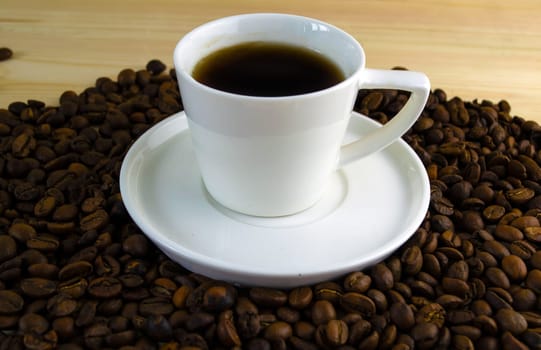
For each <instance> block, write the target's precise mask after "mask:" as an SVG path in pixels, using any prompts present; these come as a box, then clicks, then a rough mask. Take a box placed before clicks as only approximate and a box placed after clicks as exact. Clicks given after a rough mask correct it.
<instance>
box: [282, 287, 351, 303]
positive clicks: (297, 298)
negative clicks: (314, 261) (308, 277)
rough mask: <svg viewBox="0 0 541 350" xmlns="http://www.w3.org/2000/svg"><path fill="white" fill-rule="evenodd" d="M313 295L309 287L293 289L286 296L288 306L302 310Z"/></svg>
mask: <svg viewBox="0 0 541 350" xmlns="http://www.w3.org/2000/svg"><path fill="white" fill-rule="evenodd" d="M355 284H356V283H355ZM313 294H314V293H313V291H312V288H310V287H298V288H294V289H292V290H291V291H290V292H289V295H288V301H289V305H291V307H293V308H295V309H304V308H305V307H307V306H308V305H309V304H310V303H311V302H312V298H313Z"/></svg>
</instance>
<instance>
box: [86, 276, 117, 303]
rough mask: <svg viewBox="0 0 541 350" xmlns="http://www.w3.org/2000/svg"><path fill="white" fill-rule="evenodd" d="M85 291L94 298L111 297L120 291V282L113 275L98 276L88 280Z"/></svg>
mask: <svg viewBox="0 0 541 350" xmlns="http://www.w3.org/2000/svg"><path fill="white" fill-rule="evenodd" d="M87 291H88V293H89V294H90V295H92V296H94V297H96V298H112V297H116V296H118V295H119V294H120V293H121V292H122V283H120V281H119V280H118V279H116V278H114V277H98V278H95V279H93V280H92V281H90V283H89V284H88V288H87Z"/></svg>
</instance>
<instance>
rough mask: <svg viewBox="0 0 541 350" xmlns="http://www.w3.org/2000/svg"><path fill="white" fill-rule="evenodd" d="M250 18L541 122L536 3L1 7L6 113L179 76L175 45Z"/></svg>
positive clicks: (36, 0)
mask: <svg viewBox="0 0 541 350" xmlns="http://www.w3.org/2000/svg"><path fill="white" fill-rule="evenodd" d="M249 12H283V13H293V14H300V15H305V16H309V17H315V18H318V19H321V20H324V21H327V22H329V23H331V24H334V25H336V26H339V27H341V28H343V29H344V30H346V31H348V32H350V33H351V34H352V35H353V36H354V37H356V38H357V39H358V40H359V41H360V42H361V44H362V45H363V47H364V48H365V51H366V52H367V57H368V59H367V66H369V67H372V68H391V67H393V66H404V67H407V68H409V69H411V70H418V71H423V72H425V73H426V74H427V75H428V76H429V78H430V80H431V82H432V87H433V88H437V87H438V88H442V89H444V90H445V91H446V92H447V93H448V95H450V96H460V97H462V98H463V99H464V100H472V99H474V98H477V99H480V100H482V99H488V100H492V101H494V102H497V101H499V100H501V99H506V100H507V101H509V103H510V104H511V106H512V108H513V109H512V112H513V114H514V115H519V116H522V117H524V118H526V119H533V120H537V121H539V122H541V111H540V109H541V24H540V23H541V22H540V21H539V18H538V17H539V14H540V13H541V1H539V0H513V1H508V0H461V1H458V0H456V1H453V0H433V1H432V0H407V1H404V0H373V1H368V0H366V1H364V0H333V1H330V0H329V1H321V0H310V1H308V0H278V1H269V0H267V1H261V0H236V1H218V0H153V1H148V0H126V1H115V0H92V1H70V0H47V1H43V0H1V4H0V47H9V48H11V49H12V50H13V52H14V55H13V57H12V58H11V59H10V60H7V61H3V62H0V108H6V107H7V106H8V104H9V103H10V102H13V101H17V100H20V101H26V100H27V99H39V100H42V101H45V102H46V103H49V104H57V101H58V96H60V94H61V93H62V92H63V91H65V90H74V91H77V92H80V91H82V90H83V89H84V88H86V87H88V86H90V85H92V84H93V83H94V82H95V80H96V78H98V77H100V76H108V77H111V78H116V76H117V73H118V72H119V71H120V70H121V69H123V68H127V67H130V68H134V69H140V68H143V67H144V66H145V64H146V62H148V61H149V60H150V59H153V58H157V59H160V60H162V61H163V62H164V63H166V64H167V65H168V67H172V52H173V48H174V46H175V44H176V42H177V41H178V40H179V39H180V38H181V37H182V36H183V35H184V34H185V33H187V32H188V31H189V30H190V29H192V28H194V27H196V26H198V25H200V24H202V23H204V22H207V21H209V20H212V19H215V18H218V17H223V16H227V15H233V14H240V13H249Z"/></svg>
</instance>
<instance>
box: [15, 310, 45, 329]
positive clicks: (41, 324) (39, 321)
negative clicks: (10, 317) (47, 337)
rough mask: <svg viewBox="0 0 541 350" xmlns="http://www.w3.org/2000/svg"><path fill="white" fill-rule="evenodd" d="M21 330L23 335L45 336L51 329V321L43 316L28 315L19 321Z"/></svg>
mask: <svg viewBox="0 0 541 350" xmlns="http://www.w3.org/2000/svg"><path fill="white" fill-rule="evenodd" d="M19 329H20V330H21V331H22V332H23V333H31V332H34V333H37V334H43V333H45V332H46V331H47V330H48V329H49V321H47V319H46V318H45V317H43V316H41V315H38V314H35V313H27V314H24V315H23V316H21V318H20V319H19Z"/></svg>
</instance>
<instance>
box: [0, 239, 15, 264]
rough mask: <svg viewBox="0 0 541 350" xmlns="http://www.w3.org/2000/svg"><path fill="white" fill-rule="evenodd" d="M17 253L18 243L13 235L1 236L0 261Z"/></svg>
mask: <svg viewBox="0 0 541 350" xmlns="http://www.w3.org/2000/svg"><path fill="white" fill-rule="evenodd" d="M16 254H17V243H16V242H15V240H14V239H13V238H12V237H11V236H7V235H1V236H0V262H3V261H6V260H9V259H11V258H13V257H15V255H16Z"/></svg>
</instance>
